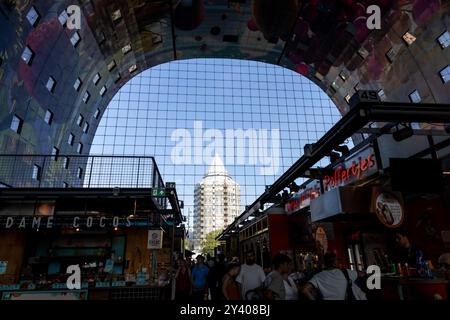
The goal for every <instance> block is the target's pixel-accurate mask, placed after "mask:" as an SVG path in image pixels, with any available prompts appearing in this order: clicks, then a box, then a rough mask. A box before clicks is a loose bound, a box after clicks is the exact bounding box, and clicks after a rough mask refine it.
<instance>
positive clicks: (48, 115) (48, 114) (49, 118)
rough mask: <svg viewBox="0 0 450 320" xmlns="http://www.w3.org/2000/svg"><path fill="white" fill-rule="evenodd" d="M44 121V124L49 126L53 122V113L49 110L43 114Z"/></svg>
mask: <svg viewBox="0 0 450 320" xmlns="http://www.w3.org/2000/svg"><path fill="white" fill-rule="evenodd" d="M44 121H45V123H46V124H48V125H51V124H52V121H53V112H51V111H50V110H47V111H46V112H45V116H44Z"/></svg>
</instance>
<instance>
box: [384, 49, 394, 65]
mask: <svg viewBox="0 0 450 320" xmlns="http://www.w3.org/2000/svg"><path fill="white" fill-rule="evenodd" d="M396 55H397V52H395V50H394V48H391V49H389V51H388V52H386V58H387V59H388V61H389V62H390V63H392V62H394V60H395V56H396Z"/></svg>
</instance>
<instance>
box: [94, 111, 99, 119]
mask: <svg viewBox="0 0 450 320" xmlns="http://www.w3.org/2000/svg"><path fill="white" fill-rule="evenodd" d="M99 117H100V109H97V110H95V114H94V118H95V119H98V118H99Z"/></svg>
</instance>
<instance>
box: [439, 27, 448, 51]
mask: <svg viewBox="0 0 450 320" xmlns="http://www.w3.org/2000/svg"><path fill="white" fill-rule="evenodd" d="M437 41H438V42H439V44H440V45H441V48H442V49H445V48H447V47H448V46H450V33H449V32H448V31H445V32H444V33H443V34H441V35H440V36H439V38H438V39H437Z"/></svg>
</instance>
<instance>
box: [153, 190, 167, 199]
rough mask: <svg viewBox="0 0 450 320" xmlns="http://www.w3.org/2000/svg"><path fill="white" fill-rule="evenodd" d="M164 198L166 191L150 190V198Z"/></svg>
mask: <svg viewBox="0 0 450 320" xmlns="http://www.w3.org/2000/svg"><path fill="white" fill-rule="evenodd" d="M165 196H166V189H165V188H155V189H152V197H155V198H160V197H165Z"/></svg>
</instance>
